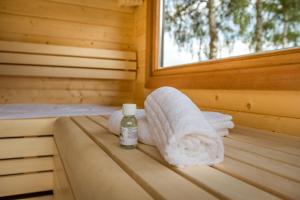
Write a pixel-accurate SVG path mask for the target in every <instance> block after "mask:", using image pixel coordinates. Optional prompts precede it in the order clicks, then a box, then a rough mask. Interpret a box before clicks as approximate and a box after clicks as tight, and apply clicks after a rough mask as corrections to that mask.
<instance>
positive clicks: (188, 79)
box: [146, 64, 300, 90]
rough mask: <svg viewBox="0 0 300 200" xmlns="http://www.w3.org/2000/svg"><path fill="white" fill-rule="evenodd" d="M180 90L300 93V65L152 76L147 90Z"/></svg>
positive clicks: (147, 84)
mask: <svg viewBox="0 0 300 200" xmlns="http://www.w3.org/2000/svg"><path fill="white" fill-rule="evenodd" d="M165 85H168V86H172V87H176V88H180V89H225V90H226V89H230V90H232V89H239V90H241V89H242V90H255V89H259V90H300V67H299V64H290V65H283V66H280V67H276V66H275V67H273V66H272V67H262V68H249V69H238V70H225V71H222V70H219V71H213V72H205V73H192V74H184V75H182V74H181V75H180V74H179V75H166V76H153V77H150V78H149V79H148V82H147V83H146V87H147V88H150V89H153V88H158V87H162V86H165Z"/></svg>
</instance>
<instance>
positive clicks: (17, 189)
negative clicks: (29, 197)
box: [0, 172, 53, 197]
mask: <svg viewBox="0 0 300 200" xmlns="http://www.w3.org/2000/svg"><path fill="white" fill-rule="evenodd" d="M0 186H1V187H0V196H2V197H5V196H9V195H17V194H26V193H34V192H42V191H49V190H52V189H53V173H52V172H41V173H32V174H21V175H14V176H1V177H0Z"/></svg>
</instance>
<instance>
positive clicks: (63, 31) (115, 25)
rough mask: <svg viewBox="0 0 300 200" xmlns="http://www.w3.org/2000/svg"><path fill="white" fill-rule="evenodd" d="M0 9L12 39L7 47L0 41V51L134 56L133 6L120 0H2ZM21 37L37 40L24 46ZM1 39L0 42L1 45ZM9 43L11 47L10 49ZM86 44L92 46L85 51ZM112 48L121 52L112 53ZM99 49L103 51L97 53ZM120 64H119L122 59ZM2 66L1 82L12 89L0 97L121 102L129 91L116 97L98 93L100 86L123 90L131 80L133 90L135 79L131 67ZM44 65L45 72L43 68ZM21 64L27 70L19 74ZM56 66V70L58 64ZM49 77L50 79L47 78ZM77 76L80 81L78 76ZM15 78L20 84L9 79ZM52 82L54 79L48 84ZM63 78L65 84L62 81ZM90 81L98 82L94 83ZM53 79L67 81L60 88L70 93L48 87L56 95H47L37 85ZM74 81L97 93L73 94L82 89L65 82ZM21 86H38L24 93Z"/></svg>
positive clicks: (1, 35)
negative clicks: (75, 89)
mask: <svg viewBox="0 0 300 200" xmlns="http://www.w3.org/2000/svg"><path fill="white" fill-rule="evenodd" d="M0 12H1V17H0V21H1V24H2V26H1V28H0V29H1V31H0V40H8V41H10V42H11V41H13V42H12V43H9V42H8V43H7V42H5V43H6V44H5V46H6V47H5V48H6V50H5V48H4V49H3V48H2V47H0V49H1V50H0V51H9V52H16V51H17V52H19V53H20V52H23V53H26V52H27V53H28V52H30V53H33V54H41V53H45V54H46V55H53V54H56V55H58V54H59V55H64V56H66V55H68V56H70V55H71V54H72V56H77V57H82V56H84V57H90V58H91V59H94V58H101V59H102V58H103V54H104V55H105V56H104V57H107V56H109V58H111V59H121V60H135V57H136V56H135V53H133V52H132V51H134V50H135V48H134V40H133V35H134V32H133V31H132V30H133V27H134V14H133V9H132V8H126V7H119V6H118V2H117V1H116V0H112V1H105V0H86V1H77V0H76V1H68V0H49V1H48V0H29V2H27V3H26V4H23V3H22V0H12V1H10V0H8V1H6V0H3V1H1V2H0ZM20 42H27V43H36V44H31V45H30V47H28V46H24V45H22V46H20ZM45 44H51V45H56V46H54V48H53V46H51V45H45ZM3 45H4V44H3V42H2V43H1V45H0V46H3ZM7 47H9V49H8V50H7ZM78 47H81V48H78ZM82 47H83V48H88V49H85V50H84V51H83V49H82ZM111 50H116V51H117V52H114V53H112V51H111ZM120 50H121V51H120ZM123 50H130V52H124V51H123ZM99 54H101V55H102V56H99ZM117 67H118V68H119V65H118V66H117ZM0 68H1V74H2V75H3V76H1V77H0V82H1V84H0V87H3V85H5V87H6V89H9V91H8V92H7V93H2V94H1V95H0V98H1V103H100V104H105V105H120V104H121V103H122V102H123V101H126V102H129V101H131V99H132V95H131V94H129V95H128V97H126V98H125V99H123V97H122V94H121V95H120V96H118V97H115V96H114V97H107V96H103V95H99V92H100V91H97V90H101V93H103V92H104V93H105V92H106V91H107V90H112V91H118V90H119V88H120V90H123V89H121V88H124V87H125V88H127V86H128V85H129V86H128V89H126V90H128V91H132V85H131V84H132V83H131V81H132V80H134V79H135V73H132V72H128V71H124V72H115V71H101V72H98V71H94V70H90V69H87V70H83V71H80V70H75V71H74V72H71V70H72V69H73V68H72V69H69V68H68V69H62V70H59V71H55V72H53V68H44V69H41V68H38V67H36V66H34V67H29V68H27V69H24V68H20V66H17V67H16V68H15V69H12V68H14V66H6V67H4V66H1V67H0ZM40 69H41V73H40V72H39V71H40ZM10 70H12V71H10ZM19 70H20V71H21V72H22V73H23V74H25V76H19V75H20V74H21V73H20V72H18V71H19ZM54 70H57V68H55V69H54ZM63 74H64V75H63ZM13 76H14V77H13ZM16 76H19V77H16ZM4 77H5V79H4V80H3V78H4ZM105 77H106V78H105ZM18 78H19V80H18ZM48 78H53V79H56V80H58V79H59V81H56V83H53V81H52V80H53V79H51V81H48V80H49V79H48ZM115 78H117V79H119V78H121V79H124V80H125V81H120V82H114V81H111V79H115ZM45 79H47V80H46V81H44V80H45ZM74 79H75V81H74ZM78 79H79V81H76V80H78ZM95 79H97V80H95ZM36 80H38V81H36ZM6 81H7V82H6ZM31 81H33V82H31ZM109 81H110V82H109ZM12 82H15V83H16V84H15V85H14V84H11V83H12ZM21 82H23V83H21ZM36 82H41V84H39V86H37V85H36ZM49 82H51V83H52V84H48V83H49ZM63 82H64V83H65V84H62V85H61V86H58V85H59V84H60V83H63ZM72 82H73V83H75V84H73V83H72ZM91 82H93V83H95V84H90V83H91ZM69 83H71V85H69ZM107 83H109V84H107ZM53 84H55V85H56V86H54V87H64V90H66V91H64V92H63V91H60V92H59V93H65V94H67V93H69V94H68V95H64V97H63V98H55V95H53V94H55V91H54V90H52V91H48V92H49V94H52V95H51V96H50V95H48V96H47V95H43V94H45V93H46V92H44V91H43V89H37V87H39V88H43V87H44V88H45V87H46V88H47V87H48V88H49V87H53ZM123 84H124V86H123ZM21 85H24V86H21ZM30 85H32V87H31V86H30ZM65 85H68V86H65ZM74 85H75V87H81V86H82V87H89V88H91V87H94V88H95V92H92V93H94V94H93V95H92V96H91V95H90V94H91V93H90V91H83V92H82V93H84V94H88V95H90V96H85V95H80V97H79V95H78V97H75V98H72V97H73V96H72V94H74V93H75V94H77V93H78V92H81V91H71V92H69V91H68V90H67V89H65V87H73V86H74ZM77 85H78V86H77ZM96 85H97V86H96ZM18 87H19V89H20V87H26V88H27V89H37V90H35V91H34V92H30V93H29V94H28V96H27V97H26V96H24V95H22V94H24V93H26V90H25V89H23V88H22V89H21V90H15V89H17V88H18ZM30 87H31V88H30ZM96 88H99V89H96ZM100 88H101V89H100ZM14 90H15V91H14ZM93 90H94V89H93ZM12 91H14V92H12ZM31 91H32V90H31ZM12 93H13V95H12ZM39 93H40V95H39ZM18 94H20V96H19V95H18ZM49 96H50V97H51V98H49ZM47 99H49V101H47Z"/></svg>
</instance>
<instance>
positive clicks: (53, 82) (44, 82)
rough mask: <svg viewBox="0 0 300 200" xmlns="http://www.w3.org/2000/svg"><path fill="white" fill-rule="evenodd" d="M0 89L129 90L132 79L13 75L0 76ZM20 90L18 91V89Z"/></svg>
mask: <svg viewBox="0 0 300 200" xmlns="http://www.w3.org/2000/svg"><path fill="white" fill-rule="evenodd" d="M0 88H1V89H14V90H19V89H20V90H23V91H28V90H29V89H30V90H35V89H37V90H49V89H52V90H96V91H97V90H101V91H120V92H124V91H127V92H130V91H131V90H132V81H127V80H95V79H90V80H88V79H79V78H78V79H73V78H65V79H62V78H47V77H44V78H43V77H14V76H0ZM18 92H20V91H18Z"/></svg>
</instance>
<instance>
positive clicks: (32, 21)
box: [0, 13, 133, 44]
mask: <svg viewBox="0 0 300 200" xmlns="http://www.w3.org/2000/svg"><path fill="white" fill-rule="evenodd" d="M0 23H1V24H2V26H0V31H1V32H2V31H5V32H15V33H20V32H21V33H23V34H29V35H38V36H47V37H58V38H70V39H77V40H78V39H81V40H94V41H101V42H114V43H123V44H131V43H132V36H133V31H131V29H123V28H115V27H107V26H98V25H94V24H81V23H75V22H65V21H57V20H53V19H41V18H36V17H29V16H19V15H10V14H4V13H0Z"/></svg>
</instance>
